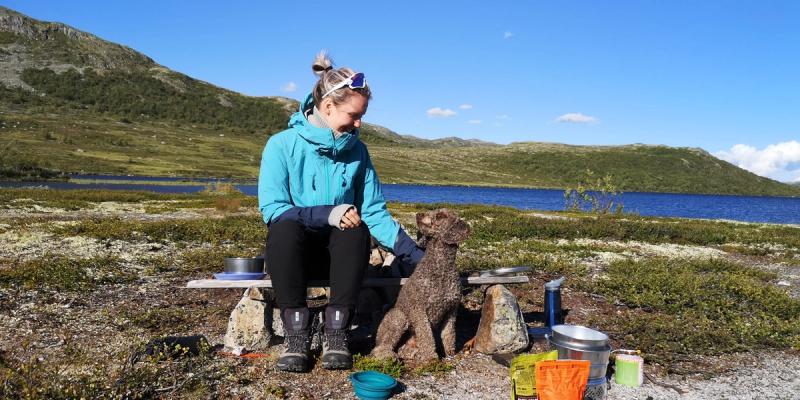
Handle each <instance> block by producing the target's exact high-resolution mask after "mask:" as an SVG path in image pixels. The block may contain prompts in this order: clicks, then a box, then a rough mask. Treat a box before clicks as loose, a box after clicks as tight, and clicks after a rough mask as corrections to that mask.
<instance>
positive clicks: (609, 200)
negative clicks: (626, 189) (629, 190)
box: [564, 170, 623, 214]
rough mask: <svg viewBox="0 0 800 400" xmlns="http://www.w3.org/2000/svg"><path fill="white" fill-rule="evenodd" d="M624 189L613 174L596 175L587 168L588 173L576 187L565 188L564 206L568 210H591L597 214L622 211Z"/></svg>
mask: <svg viewBox="0 0 800 400" xmlns="http://www.w3.org/2000/svg"><path fill="white" fill-rule="evenodd" d="M620 196H622V191H620V190H619V189H618V188H617V185H616V184H615V183H614V180H613V178H612V177H611V175H606V176H604V177H602V178H600V177H595V174H594V172H592V171H591V170H586V175H585V177H584V178H583V179H581V181H580V182H578V186H577V187H576V188H567V189H566V190H564V207H565V208H566V209H567V210H568V211H589V212H592V213H597V214H609V213H614V212H616V213H620V214H621V213H622V210H623V205H622V202H621V201H620Z"/></svg>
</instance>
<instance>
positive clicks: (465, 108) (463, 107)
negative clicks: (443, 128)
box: [458, 104, 472, 110]
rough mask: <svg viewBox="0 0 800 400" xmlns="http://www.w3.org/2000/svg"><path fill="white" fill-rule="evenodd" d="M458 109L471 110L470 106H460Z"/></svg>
mask: <svg viewBox="0 0 800 400" xmlns="http://www.w3.org/2000/svg"><path fill="white" fill-rule="evenodd" d="M458 108H460V109H462V110H470V109H472V104H462V105H460V106H458Z"/></svg>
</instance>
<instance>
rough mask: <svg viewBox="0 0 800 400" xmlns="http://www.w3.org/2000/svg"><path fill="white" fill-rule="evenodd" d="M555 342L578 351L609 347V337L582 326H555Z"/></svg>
mask: <svg viewBox="0 0 800 400" xmlns="http://www.w3.org/2000/svg"><path fill="white" fill-rule="evenodd" d="M552 337H553V340H554V341H556V342H559V343H561V344H563V345H565V346H570V347H575V348H578V349H587V350H592V349H602V348H605V347H606V346H608V335H606V334H605V333H603V332H600V331H596V330H594V329H590V328H587V327H585V326H580V325H555V326H553V336H552Z"/></svg>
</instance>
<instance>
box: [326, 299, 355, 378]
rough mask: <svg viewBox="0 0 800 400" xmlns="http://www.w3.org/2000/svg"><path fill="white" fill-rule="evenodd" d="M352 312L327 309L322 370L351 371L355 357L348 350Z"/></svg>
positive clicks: (342, 309)
mask: <svg viewBox="0 0 800 400" xmlns="http://www.w3.org/2000/svg"><path fill="white" fill-rule="evenodd" d="M349 325H350V310H349V309H348V308H347V307H339V306H328V307H327V308H325V340H324V341H323V343H322V368H325V369H350V368H352V367H353V356H352V355H351V354H350V349H349V348H348V341H349V332H348V330H347V328H349Z"/></svg>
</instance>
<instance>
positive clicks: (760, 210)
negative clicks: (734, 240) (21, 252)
mask: <svg viewBox="0 0 800 400" xmlns="http://www.w3.org/2000/svg"><path fill="white" fill-rule="evenodd" d="M75 178H80V179H107V180H115V181H128V182H130V183H124V184H110V183H87V184H77V183H70V182H0V187H47V188H52V189H95V188H96V189H118V190H149V191H154V192H159V193H194V192H197V191H200V190H202V189H203V188H204V186H202V185H186V184H179V182H182V181H184V180H185V179H183V178H144V177H135V178H131V177H125V176H103V177H99V176H76V177H75ZM136 181H150V182H155V181H157V182H159V184H157V185H151V184H143V183H135V182H136ZM194 181H195V182H200V183H203V182H209V181H212V180H211V179H194ZM170 182H175V184H174V185H171V184H169V183H170ZM236 187H237V188H239V190H241V191H242V192H244V193H245V194H248V195H253V196H255V195H256V191H257V188H256V185H253V184H250V185H248V184H243V185H236ZM383 193H384V196H385V197H386V199H387V200H389V201H399V202H413V203H458V204H470V203H471V204H486V205H502V206H509V207H514V208H519V209H523V210H563V209H564V192H563V191H561V190H548V189H512V188H485V187H463V186H423V185H391V184H384V185H383ZM621 202H622V204H624V206H625V211H626V212H633V213H637V214H640V215H647V216H659V217H685V218H708V219H724V220H734V221H746V222H770V223H780V224H800V198H791V197H765V196H721V195H704V194H672V193H640V192H627V193H624V194H623V195H622V196H621Z"/></svg>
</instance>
